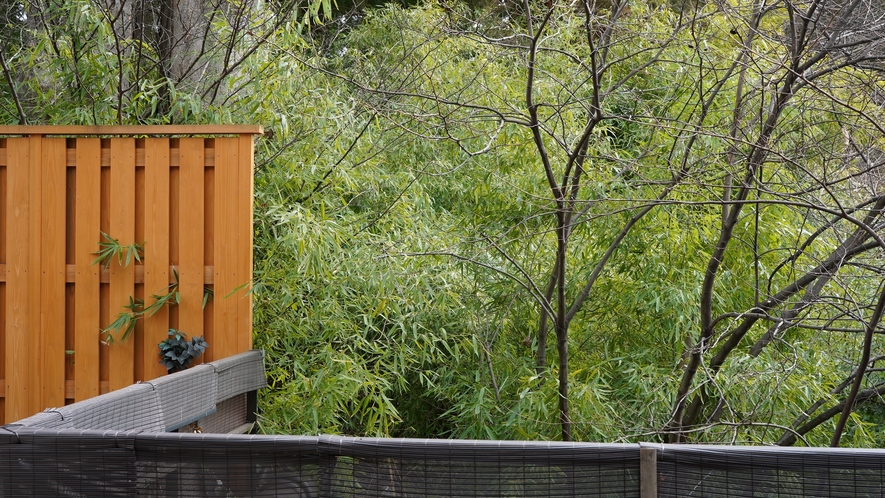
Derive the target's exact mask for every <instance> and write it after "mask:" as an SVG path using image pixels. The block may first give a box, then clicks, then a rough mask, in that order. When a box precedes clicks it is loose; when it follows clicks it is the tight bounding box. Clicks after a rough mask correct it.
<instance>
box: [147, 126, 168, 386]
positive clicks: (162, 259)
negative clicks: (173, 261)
mask: <svg viewBox="0 0 885 498" xmlns="http://www.w3.org/2000/svg"><path fill="white" fill-rule="evenodd" d="M144 155H145V165H144V169H145V199H146V201H145V220H144V240H145V248H144V251H145V255H144V288H145V296H146V298H145V304H146V305H148V306H149V305H150V304H152V303H153V302H154V301H155V299H153V298H151V297H150V296H151V295H152V294H158V295H163V294H166V293H168V292H169V289H168V286H169V284H170V282H171V281H172V280H171V277H172V275H170V274H169V139H168V138H148V139H146V140H145V153H144ZM168 330H169V307H168V306H164V307H162V308H160V310H159V311H157V312H156V313H154V314H153V315H151V316H149V317H146V318H145V323H144V342H145V348H144V351H145V352H144V368H145V372H144V374H145V378H147V379H153V378H157V377H159V376H160V375H163V374H165V373H166V369H165V368H164V367H163V365H161V364H160V363H159V362H158V358H157V351H158V350H157V348H156V345H157V344H159V343H160V341H163V340H164V339H165V338H166V332H167V331H168Z"/></svg>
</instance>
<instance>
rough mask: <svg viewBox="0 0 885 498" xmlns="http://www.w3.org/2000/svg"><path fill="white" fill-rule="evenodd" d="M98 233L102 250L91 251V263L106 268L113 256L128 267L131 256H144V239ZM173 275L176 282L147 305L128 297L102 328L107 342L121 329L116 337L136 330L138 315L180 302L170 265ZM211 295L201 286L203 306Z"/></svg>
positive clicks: (140, 316) (124, 336)
mask: <svg viewBox="0 0 885 498" xmlns="http://www.w3.org/2000/svg"><path fill="white" fill-rule="evenodd" d="M101 235H102V236H103V237H104V239H105V241H104V242H99V243H98V245H99V247H100V248H101V249H99V251H98V252H96V253H94V254H96V255H97V256H98V257H97V258H95V261H93V262H92V264H93V265H96V264H101V265H102V266H103V267H104V269H107V268H108V267H109V266H110V264H111V261H112V260H113V259H114V258H115V257H116V258H117V261H118V263H119V264H120V266H122V267H126V266H129V264H130V263H132V261H133V259H134V260H135V261H138V262H139V263H141V258H142V257H143V252H144V244H145V243H144V242H142V243H141V244H131V245H128V246H124V245H122V244H120V243H119V242H118V241H117V240H116V239H114V238H113V237H111V236H110V235H108V234H106V233H104V232H101ZM172 274H173V275H174V276H175V282H174V283H171V284H169V285H168V286H167V287H166V288H165V289H163V290H161V291H160V292H158V293H156V294H151V298H153V299H154V302H153V303H151V304H150V305H149V306H147V307H145V305H144V300H143V299H138V298H135V297H133V296H129V304H127V305H124V306H123V308H124V309H126V310H128V311H123V312H121V313H119V314H118V315H117V317H116V318H115V319H114V321H113V322H111V323H110V325H108V326H107V327H105V328H103V329H102V330H101V332H102V333H103V334H106V342H107V343H108V344H113V343H114V341H115V340H114V335H115V334H119V333H120V331H121V330H122V331H123V333H122V335H121V336H120V338H119V340H120V341H125V340H126V339H128V338H129V336H130V335H131V334H132V331H134V330H135V324H136V323H137V322H138V319H139V318H145V317H150V316H153V315H154V313H156V312H157V311H160V309H161V308H162V307H163V306H166V305H170V306H172V305H177V304H180V303H181V293H180V292H179V291H178V282H179V280H178V271H177V270H176V269H175V268H172ZM213 296H214V293H213V291H212V289H211V288H210V287H204V288H203V308H204V309H205V308H206V305H207V304H208V303H209V301H210V300H211V299H212V298H213Z"/></svg>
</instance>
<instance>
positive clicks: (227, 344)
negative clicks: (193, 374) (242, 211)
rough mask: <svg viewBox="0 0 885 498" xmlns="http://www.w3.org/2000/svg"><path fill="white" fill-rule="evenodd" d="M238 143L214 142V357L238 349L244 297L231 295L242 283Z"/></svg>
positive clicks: (226, 354) (228, 141) (226, 139)
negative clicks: (239, 272) (240, 306)
mask: <svg viewBox="0 0 885 498" xmlns="http://www.w3.org/2000/svg"><path fill="white" fill-rule="evenodd" d="M238 153H239V141H238V139H236V138H217V139H215V217H216V219H217V220H220V221H219V222H218V223H216V227H215V236H216V241H215V275H214V277H215V279H214V280H215V342H214V343H210V344H211V346H212V348H213V349H214V352H213V353H214V356H213V357H214V358H224V357H226V356H229V355H231V354H232V353H231V351H235V350H236V349H237V344H236V339H235V338H234V336H235V335H236V327H237V321H238V320H237V313H238V305H237V302H238V301H239V299H240V298H241V296H240V295H239V294H238V293H237V294H236V295H234V294H232V293H233V291H234V289H235V288H236V287H237V286H238V285H240V284H241V282H238V281H237V278H238V275H237V269H238V268H237V266H238V265H239V262H238V261H237V252H236V251H237V245H236V240H235V238H236V231H237V226H238V222H232V221H233V220H237V196H238V187H237V185H238V180H239V176H238V175H237V167H238V166H239V163H238V159H237V157H238Z"/></svg>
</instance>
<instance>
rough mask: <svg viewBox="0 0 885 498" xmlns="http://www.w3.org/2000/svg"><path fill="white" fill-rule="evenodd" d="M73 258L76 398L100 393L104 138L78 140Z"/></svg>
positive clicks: (85, 397)
mask: <svg viewBox="0 0 885 498" xmlns="http://www.w3.org/2000/svg"><path fill="white" fill-rule="evenodd" d="M76 154H77V155H76V167H77V169H76V175H77V176H76V186H75V192H76V193H75V195H76V203H75V207H74V210H75V213H76V214H75V219H74V220H75V221H74V226H75V230H76V231H75V233H74V239H75V242H74V243H75V244H76V246H75V248H74V252H75V257H74V320H75V324H74V399H75V400H76V401H83V400H84V399H89V398H91V397H93V396H98V394H99V393H98V379H99V373H98V369H99V365H100V364H101V360H100V358H99V351H98V350H99V344H100V340H101V337H100V334H99V326H98V324H99V310H100V309H101V304H100V303H99V297H100V293H99V285H100V284H99V271H100V270H101V266H100V265H94V264H92V262H93V261H94V260H95V254H93V253H94V252H96V251H97V250H98V244H97V242H98V241H99V240H100V239H101V141H100V140H99V139H97V138H81V139H78V140H77V153H76Z"/></svg>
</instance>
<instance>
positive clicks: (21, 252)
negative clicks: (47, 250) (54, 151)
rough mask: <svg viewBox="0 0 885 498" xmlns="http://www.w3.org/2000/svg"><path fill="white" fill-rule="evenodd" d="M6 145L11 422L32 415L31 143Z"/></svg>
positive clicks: (16, 141) (8, 408) (8, 411)
mask: <svg viewBox="0 0 885 498" xmlns="http://www.w3.org/2000/svg"><path fill="white" fill-rule="evenodd" d="M6 143H7V152H6V157H7V166H6V181H7V184H8V191H7V192H8V195H7V196H6V199H7V209H6V212H7V220H6V227H7V230H8V233H10V234H14V236H7V237H6V296H7V301H6V316H5V319H6V420H7V421H10V422H11V421H14V420H18V419H20V418H24V417H27V416H29V415H31V410H30V408H31V407H30V401H29V399H28V390H29V389H30V387H31V385H32V384H31V382H32V379H31V376H30V370H29V367H28V364H29V363H30V359H29V358H28V352H29V351H30V349H31V345H30V344H29V340H30V339H32V336H31V334H30V333H29V332H30V329H31V327H30V321H29V316H28V294H29V291H28V263H29V257H28V249H29V239H30V236H31V232H30V226H31V225H30V192H29V189H28V167H29V165H30V143H29V140H28V139H26V138H10V139H8V140H7V141H6Z"/></svg>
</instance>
